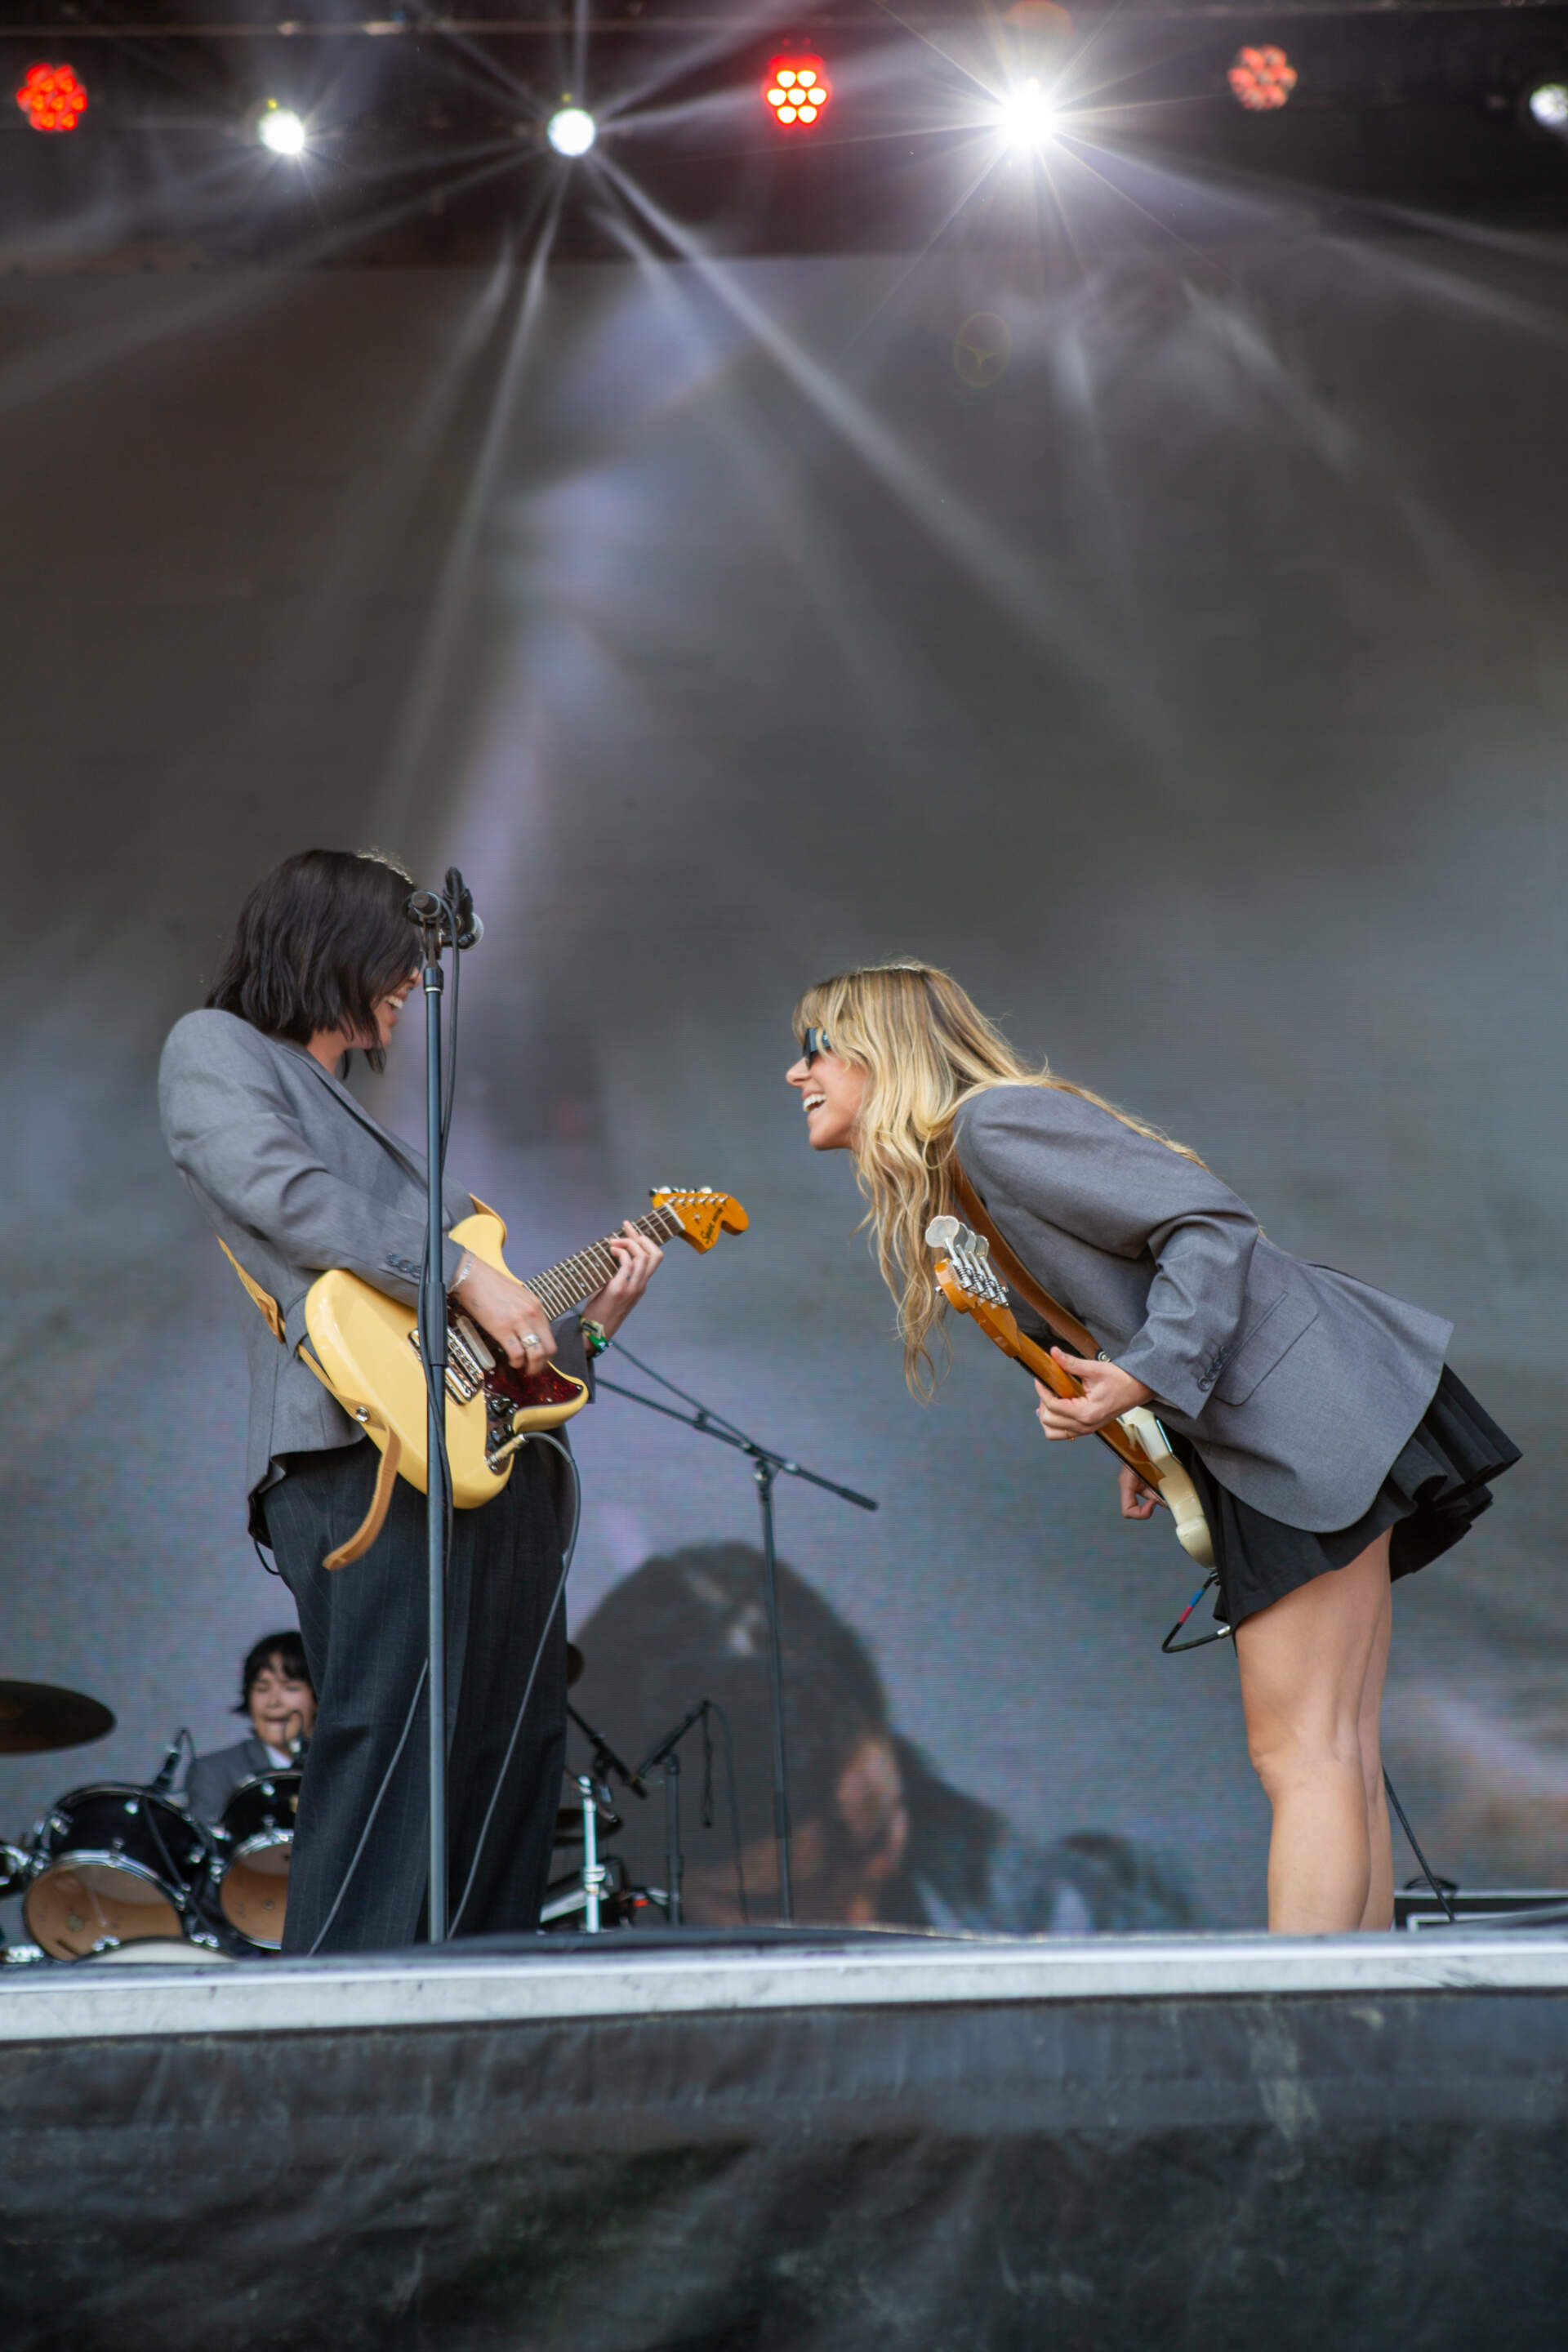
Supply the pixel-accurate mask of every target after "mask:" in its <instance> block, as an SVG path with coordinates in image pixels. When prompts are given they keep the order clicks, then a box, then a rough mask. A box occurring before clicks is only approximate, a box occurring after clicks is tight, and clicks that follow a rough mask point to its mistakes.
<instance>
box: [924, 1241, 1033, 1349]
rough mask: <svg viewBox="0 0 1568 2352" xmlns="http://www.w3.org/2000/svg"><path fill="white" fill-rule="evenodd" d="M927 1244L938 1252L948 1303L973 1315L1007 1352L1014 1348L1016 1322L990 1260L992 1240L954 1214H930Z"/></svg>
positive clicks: (940, 1282)
mask: <svg viewBox="0 0 1568 2352" xmlns="http://www.w3.org/2000/svg"><path fill="white" fill-rule="evenodd" d="M926 1245H927V1247H928V1248H930V1249H933V1250H935V1252H936V1253H937V1262H936V1278H937V1283H938V1286H939V1287H940V1288H941V1290H942V1296H943V1297H945V1298H946V1300H947V1302H948V1304H949V1306H950V1307H957V1309H958V1311H959V1313H960V1314H961V1315H973V1318H974V1319H975V1321H976V1322H977V1323H978V1324H979V1325H980V1328H981V1329H982V1330H983V1331H984V1333H985V1334H986V1336H987V1338H988V1339H994V1341H995V1342H996V1345H997V1346H998V1347H999V1348H1002V1349H1005V1351H1006V1352H1007V1354H1008V1355H1014V1354H1016V1352H1017V1340H1018V1336H1019V1334H1018V1326H1017V1324H1016V1321H1015V1320H1014V1317H1013V1310H1012V1308H1011V1307H1009V1305H1008V1304H1007V1293H1006V1291H1005V1289H1004V1288H1003V1286H1002V1284H1001V1282H1000V1281H999V1280H998V1278H997V1276H996V1273H995V1269H994V1267H993V1265H992V1264H991V1244H990V1243H989V1242H988V1241H986V1240H985V1239H984V1237H983V1236H982V1235H981V1234H976V1233H971V1231H970V1229H969V1227H968V1226H967V1225H964V1224H961V1223H959V1221H958V1219H957V1218H956V1217H933V1218H932V1219H931V1223H930V1224H929V1225H928V1226H927V1227H926Z"/></svg>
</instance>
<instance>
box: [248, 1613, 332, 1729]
mask: <svg viewBox="0 0 1568 2352" xmlns="http://www.w3.org/2000/svg"><path fill="white" fill-rule="evenodd" d="M268 1666H276V1667H277V1669H278V1671H279V1674H280V1675H285V1676H286V1677H287V1679H288V1680H289V1682H291V1683H310V1689H311V1690H312V1691H314V1689H315V1687H316V1685H315V1684H314V1683H312V1682H310V1667H309V1666H308V1665H307V1664H305V1644H304V1643H303V1642H301V1640H300V1636H299V1635H298V1633H264V1634H263V1635H262V1637H261V1639H260V1641H259V1642H253V1643H251V1645H250V1647H249V1649H248V1650H247V1652H246V1654H245V1664H244V1665H243V1666H241V1668H240V1670H239V1705H238V1706H237V1707H236V1708H235V1710H234V1711H235V1713H236V1715H248V1714H249V1713H250V1694H251V1692H252V1690H253V1689H254V1688H255V1686H256V1684H257V1682H258V1679H259V1677H260V1675H261V1674H262V1672H263V1671H264V1669H265V1668H266V1667H268Z"/></svg>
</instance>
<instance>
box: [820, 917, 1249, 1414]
mask: <svg viewBox="0 0 1568 2352" xmlns="http://www.w3.org/2000/svg"><path fill="white" fill-rule="evenodd" d="M807 1028H815V1029H820V1030H822V1031H823V1032H824V1033H825V1034H826V1039H827V1042H828V1044H829V1045H830V1047H831V1049H832V1051H833V1052H834V1053H835V1054H836V1055H837V1056H838V1058H839V1060H840V1061H844V1062H848V1063H850V1064H851V1065H852V1066H854V1067H855V1068H856V1069H858V1070H864V1072H865V1073H866V1076H867V1080H868V1085H867V1088H866V1095H865V1099H864V1101H863V1102H862V1104H861V1107H860V1114H859V1117H858V1119H857V1121H856V1126H855V1139H854V1146H853V1150H854V1158H855V1176H856V1181H857V1182H858V1185H859V1187H860V1190H861V1192H862V1193H863V1194H864V1196H865V1199H866V1201H867V1202H868V1208H867V1212H866V1216H865V1218H864V1220H863V1224H865V1225H869V1226H870V1228H871V1234H872V1247H873V1249H874V1251H875V1254H876V1259H877V1264H878V1265H879V1268H880V1270H881V1275H882V1279H883V1281H884V1282H885V1283H886V1284H887V1286H888V1288H889V1290H890V1291H891V1293H892V1295H893V1299H894V1302H895V1304H896V1306H897V1307H898V1327H899V1336H900V1339H902V1341H903V1345H904V1378H905V1379H906V1380H907V1381H908V1382H909V1384H910V1389H911V1390H912V1391H914V1393H915V1394H916V1395H917V1396H919V1397H921V1398H922V1399H924V1400H926V1401H928V1402H929V1400H930V1398H931V1393H932V1391H933V1390H934V1388H935V1385H936V1371H935V1367H934V1366H933V1364H932V1362H931V1349H930V1346H929V1344H928V1343H929V1341H930V1339H931V1333H932V1331H933V1330H934V1329H935V1328H936V1326H937V1324H938V1323H939V1321H940V1320H941V1318H942V1308H943V1306H944V1303H945V1302H944V1301H943V1298H942V1292H941V1291H940V1290H939V1288H938V1287H937V1282H936V1276H935V1273H934V1271H933V1263H932V1258H931V1251H930V1250H929V1249H928V1248H927V1247H926V1241H925V1230H926V1227H927V1225H928V1224H929V1223H931V1219H932V1218H933V1217H938V1216H942V1215H943V1214H945V1213H947V1212H948V1211H949V1210H950V1209H951V1207H952V1181H951V1172H950V1171H951V1170H952V1163H953V1159H954V1150H953V1139H952V1130H953V1120H954V1118H955V1116H956V1114H957V1113H958V1111H959V1110H960V1109H961V1108H962V1107H963V1104H965V1103H966V1102H970V1101H972V1100H973V1097H975V1096H976V1095H980V1094H984V1092H985V1091H986V1089H987V1088H988V1087H1019V1086H1022V1087H1052V1088H1054V1089H1055V1090H1056V1091H1057V1092H1058V1094H1068V1095H1078V1096H1079V1097H1080V1098H1081V1099H1082V1100H1083V1101H1084V1102H1091V1103H1094V1104H1096V1105H1098V1107H1099V1108H1100V1109H1101V1110H1103V1111H1109V1112H1110V1116H1111V1118H1119V1119H1120V1120H1121V1124H1122V1125H1123V1127H1130V1128H1131V1129H1132V1130H1133V1132H1134V1133H1135V1134H1138V1135H1146V1136H1148V1137H1149V1138H1150V1139H1151V1140H1152V1141H1153V1142H1155V1143H1163V1144H1164V1145H1166V1146H1167V1148H1168V1149H1169V1150H1172V1151H1179V1152H1180V1153H1181V1154H1182V1156H1183V1158H1184V1159H1186V1160H1196V1159H1197V1154H1196V1152H1194V1151H1189V1150H1187V1147H1186V1145H1185V1144H1184V1143H1177V1142H1175V1141H1174V1140H1173V1138H1172V1137H1170V1136H1168V1135H1165V1134H1163V1133H1162V1132H1161V1130H1160V1129H1159V1128H1157V1127H1149V1126H1146V1125H1145V1124H1144V1122H1143V1120H1142V1119H1140V1118H1131V1116H1130V1115H1129V1114H1128V1113H1127V1112H1126V1111H1124V1110H1119V1109H1118V1108H1117V1107H1116V1105H1115V1104H1114V1103H1110V1102H1107V1101H1106V1100H1105V1098H1104V1097H1103V1096H1102V1095H1097V1094H1094V1093H1092V1092H1091V1091H1090V1089H1089V1087H1079V1086H1074V1085H1073V1084H1072V1082H1071V1080H1070V1079H1068V1078H1058V1077H1057V1076H1054V1075H1053V1074H1052V1071H1051V1068H1050V1066H1049V1064H1048V1063H1044V1062H1043V1063H1041V1064H1040V1066H1038V1067H1037V1068H1032V1067H1031V1066H1030V1065H1029V1064H1028V1063H1026V1062H1025V1061H1024V1060H1023V1059H1022V1058H1021V1056H1020V1055H1017V1054H1016V1053H1015V1051H1014V1050H1013V1047H1012V1046H1011V1045H1009V1044H1008V1042H1007V1040H1006V1038H1005V1037H1004V1036H1003V1034H1002V1032H1001V1031H1000V1030H999V1029H998V1028H997V1027H996V1026H995V1024H994V1023H993V1022H990V1021H987V1019H986V1018H985V1015H984V1013H982V1012H981V1010H980V1008H979V1006H978V1005H977V1004H975V1003H973V999H972V998H971V997H970V996H969V995H968V994H967V993H966V992H964V990H963V989H962V988H961V987H960V986H959V984H958V982H957V981H955V980H953V979H952V977H951V976H950V975H949V974H948V973H947V972H945V971H937V970H936V969H935V967H934V966H933V965H931V964H924V963H914V962H903V961H900V962H897V963H875V964H862V965H861V966H859V968H858V970H856V971H845V972H840V973H839V974H838V976H837V979H834V980H823V981H818V982H817V983H816V987H815V988H808V989H807V990H806V992H805V995H804V996H803V997H802V998H801V1000H800V1003H798V1004H797V1005H796V1006H795V1034H796V1036H797V1037H799V1036H802V1035H804V1034H805V1030H806V1029H807ZM1198 1164H1199V1165H1200V1166H1201V1165H1202V1164H1203V1163H1202V1162H1201V1161H1199V1163H1198Z"/></svg>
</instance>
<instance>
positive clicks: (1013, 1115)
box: [954, 1086, 1453, 1533]
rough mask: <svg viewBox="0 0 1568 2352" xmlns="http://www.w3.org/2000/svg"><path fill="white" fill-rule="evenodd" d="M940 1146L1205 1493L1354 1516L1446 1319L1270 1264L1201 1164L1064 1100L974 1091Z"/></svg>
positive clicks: (1404, 1417) (1357, 1286) (1432, 1375)
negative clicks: (1185, 1452)
mask: <svg viewBox="0 0 1568 2352" xmlns="http://www.w3.org/2000/svg"><path fill="white" fill-rule="evenodd" d="M954 1139H955V1141H956V1144H957V1150H958V1157H959V1161H960V1164H961V1165H962V1167H963V1171H964V1173H965V1174H966V1175H967V1176H968V1178H969V1180H970V1182H971V1183H972V1184H973V1187H974V1190H975V1191H976V1192H978V1194H979V1195H980V1198H981V1199H982V1201H984V1203H985V1206H986V1208H987V1210H988V1211H989V1212H990V1213H991V1216H992V1217H993V1218H994V1221H995V1223H996V1225H997V1226H998V1228H999V1229H1000V1231H1001V1233H1002V1234H1003V1237H1004V1238H1005V1240H1006V1241H1007V1242H1009V1243H1010V1244H1012V1246H1013V1248H1014V1249H1015V1250H1016V1253H1017V1255H1018V1256H1019V1257H1020V1258H1021V1259H1022V1261H1023V1263H1024V1264H1025V1265H1026V1266H1027V1267H1028V1269H1029V1271H1030V1272H1031V1273H1032V1274H1033V1275H1034V1276H1036V1278H1037V1280H1038V1281H1039V1282H1040V1283H1041V1284H1042V1286H1044V1287H1045V1288H1046V1289H1047V1290H1048V1291H1049V1292H1050V1293H1051V1295H1052V1296H1053V1297H1056V1298H1058V1299H1060V1301H1061V1303H1062V1305H1063V1306H1064V1307H1068V1308H1070V1309H1071V1310H1072V1312H1073V1313H1074V1314H1076V1315H1077V1316H1078V1318H1079V1321H1080V1322H1082V1323H1086V1324H1087V1325H1088V1326H1089V1329H1090V1330H1091V1331H1092V1332H1093V1333H1094V1335H1095V1337H1096V1339H1098V1340H1099V1342H1100V1346H1101V1348H1102V1349H1104V1351H1105V1353H1106V1354H1107V1355H1108V1356H1109V1357H1110V1358H1111V1359H1112V1360H1114V1361H1115V1362H1116V1363H1118V1364H1120V1365H1121V1367H1122V1369H1123V1370H1126V1371H1129V1372H1131V1373H1132V1374H1133V1375H1134V1376H1135V1378H1137V1379H1138V1380H1141V1381H1143V1383H1144V1384H1145V1386H1146V1387H1148V1388H1150V1389H1152V1391H1153V1392H1154V1396H1155V1400H1156V1403H1155V1407H1154V1409H1155V1410H1156V1411H1157V1412H1158V1413H1159V1415H1160V1418H1161V1420H1162V1421H1163V1422H1164V1423H1165V1424H1166V1426H1167V1427H1168V1428H1169V1429H1171V1430H1173V1431H1178V1432H1180V1433H1181V1434H1182V1435H1183V1436H1184V1437H1187V1438H1190V1439H1191V1440H1192V1442H1193V1444H1194V1446H1195V1447H1196V1448H1197V1451H1198V1453H1199V1454H1200V1455H1201V1456H1202V1458H1203V1460H1204V1462H1205V1464H1206V1465H1207V1466H1208V1467H1209V1469H1210V1470H1211V1471H1212V1472H1213V1473H1214V1475H1215V1477H1216V1478H1217V1479H1218V1480H1219V1482H1220V1484H1221V1485H1222V1486H1227V1487H1228V1488H1229V1489H1230V1491H1231V1493H1232V1494H1233V1495H1237V1496H1240V1498H1241V1500H1242V1501H1243V1502H1244V1503H1250V1504H1251V1505H1253V1507H1255V1508H1256V1509H1258V1510H1260V1511H1266V1512H1268V1516H1269V1517H1271V1518H1275V1519H1279V1520H1282V1521H1283V1522H1284V1524H1285V1525H1286V1526H1287V1527H1294V1528H1310V1529H1313V1530H1316V1531H1317V1532H1319V1533H1321V1532H1323V1531H1324V1530H1326V1529H1328V1528H1342V1527H1349V1526H1351V1525H1352V1523H1353V1522H1354V1521H1355V1520H1356V1519H1358V1518H1360V1517H1361V1516H1362V1513H1363V1511H1365V1510H1366V1509H1367V1507H1369V1505H1370V1504H1371V1502H1372V1499H1373V1496H1374V1495H1375V1494H1376V1492H1377V1490H1378V1487H1379V1486H1381V1485H1382V1483H1383V1481H1384V1477H1385V1476H1386V1475H1387V1474H1388V1471H1389V1469H1390V1467H1391V1465H1392V1464H1393V1462H1394V1457H1395V1455H1396V1454H1398V1452H1399V1450H1400V1448H1401V1446H1402V1445H1403V1444H1405V1439H1406V1438H1407V1437H1408V1436H1409V1435H1410V1433H1411V1431H1412V1430H1413V1429H1414V1428H1415V1424H1416V1423H1417V1422H1418V1421H1419V1420H1420V1418H1421V1416H1422V1414H1423V1413H1424V1412H1425V1411H1426V1407H1427V1405H1428V1403H1429V1402H1431V1398H1432V1393H1433V1391H1434V1390H1435V1389H1436V1385H1437V1381H1438V1377H1439V1375H1440V1373H1441V1371H1442V1369H1443V1359H1444V1355H1445V1352H1446V1350H1447V1344H1448V1340H1449V1338H1450V1336H1451V1335H1452V1331H1453V1325H1452V1324H1451V1323H1445V1322H1444V1321H1443V1320H1442V1319H1441V1318H1439V1317H1437V1316H1436V1315H1428V1314H1427V1313H1426V1312H1425V1310H1424V1309H1423V1308H1421V1307H1409V1306H1406V1305H1405V1302H1404V1300H1402V1299H1398V1298H1391V1297H1389V1296H1388V1294H1387V1293H1386V1292H1385V1291H1382V1290H1373V1288H1371V1286H1369V1285H1368V1284H1366V1283H1364V1282H1357V1281H1355V1280H1354V1279H1353V1278H1352V1276H1350V1275H1347V1274H1336V1273H1334V1272H1333V1271H1332V1269H1331V1268H1330V1267H1328V1266H1321V1265H1307V1264H1306V1263H1305V1262H1304V1261H1303V1260H1302V1259H1300V1258H1297V1257H1292V1256H1291V1255H1289V1252H1288V1251H1286V1250H1282V1249H1279V1248H1277V1247H1276V1246H1275V1244H1273V1243H1272V1242H1270V1241H1268V1240H1267V1239H1266V1238H1265V1236H1264V1235H1263V1234H1262V1233H1261V1232H1260V1231H1259V1229H1258V1220H1257V1218H1256V1217H1255V1216H1254V1215H1253V1213H1252V1212H1251V1210H1250V1209H1249V1208H1248V1207H1247V1204H1246V1202H1244V1201H1240V1200H1238V1199H1237V1195H1236V1194H1235V1193H1234V1192H1230V1191H1229V1190H1228V1189H1227V1188H1226V1186H1225V1185H1224V1184H1222V1183H1221V1182H1220V1181H1219V1179H1218V1178H1217V1177H1215V1176H1211V1175H1210V1174H1209V1172H1208V1171H1207V1169H1206V1168H1200V1167H1198V1166H1197V1165H1196V1164H1195V1163H1194V1161H1193V1160H1188V1159H1185V1158H1184V1156H1183V1155H1182V1154H1181V1153H1180V1152H1175V1151H1173V1150H1170V1148H1169V1147H1168V1146H1167V1145H1165V1144H1163V1143H1159V1142H1155V1141H1153V1140H1152V1139H1150V1138H1149V1137H1147V1136H1142V1135H1140V1134H1138V1133H1137V1132H1136V1130H1135V1129H1131V1128H1129V1127H1124V1126H1123V1125H1122V1123H1121V1120H1120V1119H1118V1118H1112V1116H1111V1115H1110V1112H1109V1111H1103V1110H1101V1109H1100V1108H1099V1106H1098V1105H1097V1104H1094V1103H1090V1102H1086V1101H1085V1100H1084V1099H1083V1097H1081V1096H1080V1095H1075V1094H1069V1093H1067V1092H1065V1091H1062V1090H1060V1089H1058V1088H1055V1087H1030V1086H1000V1087H990V1088H988V1089H987V1091H986V1092H985V1093H984V1094H983V1095H977V1096H975V1097H974V1098H973V1101H971V1102H968V1103H966V1104H965V1105H964V1106H963V1108H962V1109H961V1110H960V1112H959V1114H958V1118H957V1120H956V1122H955V1127H954ZM1019 1320H1020V1322H1021V1323H1022V1324H1023V1325H1024V1327H1025V1328H1035V1329H1037V1328H1038V1324H1037V1318H1034V1317H1032V1316H1030V1315H1029V1314H1028V1313H1027V1312H1025V1313H1023V1314H1021V1315H1020V1317H1019Z"/></svg>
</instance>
